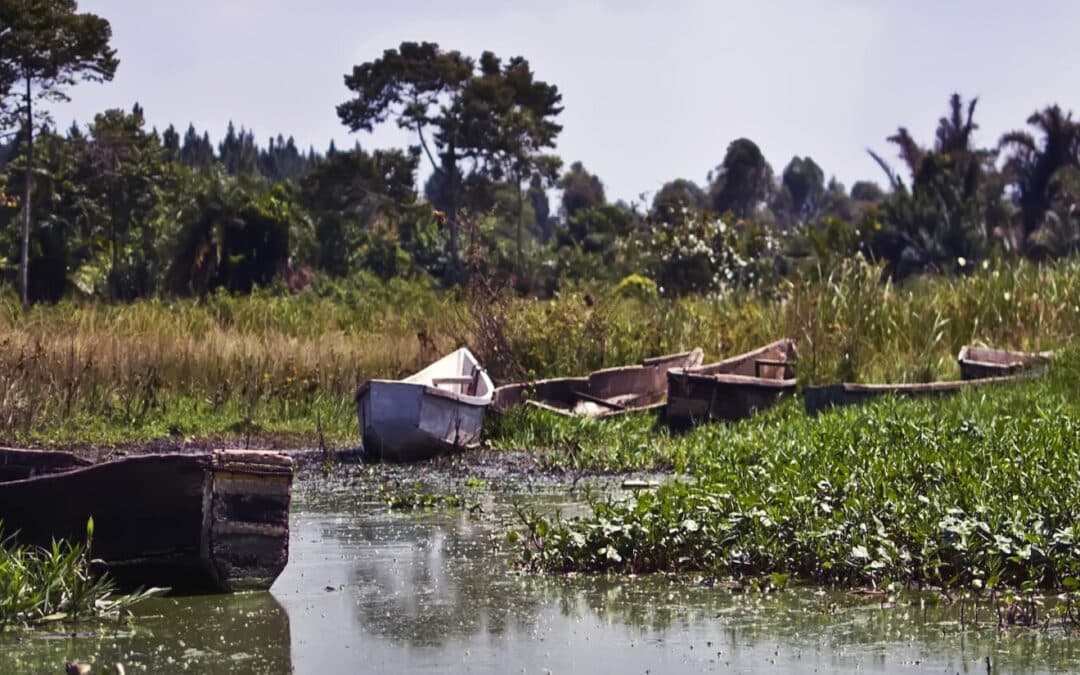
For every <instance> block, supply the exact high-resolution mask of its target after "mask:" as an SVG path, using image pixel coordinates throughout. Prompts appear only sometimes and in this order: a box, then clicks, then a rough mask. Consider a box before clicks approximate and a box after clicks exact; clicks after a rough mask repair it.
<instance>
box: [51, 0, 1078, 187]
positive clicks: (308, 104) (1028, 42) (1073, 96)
mask: <svg viewBox="0 0 1080 675" xmlns="http://www.w3.org/2000/svg"><path fill="white" fill-rule="evenodd" d="M79 10H80V11H84V12H93V13H96V14H99V15H101V16H103V17H105V18H106V19H108V20H109V21H110V23H111V24H112V29H113V43H112V44H113V46H114V48H115V49H116V50H117V54H118V57H119V59H120V67H119V69H118V70H117V73H116V77H115V78H114V79H113V81H112V82H109V83H105V84H94V83H87V84H80V85H78V86H76V87H73V88H72V89H71V90H70V92H69V93H70V95H71V97H72V101H71V102H70V103H67V104H63V105H56V106H54V108H53V117H54V119H55V120H56V122H57V124H59V125H61V127H62V128H63V127H64V126H67V125H68V124H70V123H71V122H72V121H77V122H78V123H79V124H82V125H85V124H86V123H87V122H89V121H90V120H92V118H93V116H94V114H95V113H97V112H100V111H101V110H105V109H108V108H117V107H121V108H126V109H130V108H131V106H132V104H133V103H135V102H136V101H137V102H138V103H140V104H141V105H142V106H143V108H144V110H145V113H146V116H147V119H148V121H149V123H150V124H152V125H154V126H156V127H158V128H159V129H164V128H165V127H166V126H168V125H169V124H170V123H173V124H175V125H176V127H177V129H179V130H180V132H181V133H183V131H184V130H185V129H186V128H187V125H188V123H194V125H195V127H196V129H198V130H199V131H200V132H201V131H204V130H206V131H209V132H210V136H211V138H212V139H214V140H215V142H216V140H217V139H219V138H220V137H221V136H222V135H223V134H224V132H225V129H226V126H227V124H228V122H229V121H230V120H231V121H233V122H234V123H235V124H236V125H237V126H238V127H239V126H244V127H246V128H248V129H250V130H252V131H253V132H254V134H255V137H256V139H257V140H258V141H259V143H260V144H261V145H265V144H266V142H267V139H269V137H271V136H276V135H277V134H278V133H281V134H283V135H284V136H286V137H288V136H289V135H292V136H293V137H294V138H295V139H296V141H297V143H298V144H299V145H300V146H301V147H303V148H307V147H308V146H309V145H313V146H314V147H315V148H316V149H317V150H324V149H325V148H326V147H327V145H328V144H329V141H330V140H331V139H333V140H334V142H335V143H336V144H337V146H338V147H339V148H341V147H352V145H353V144H354V143H355V142H356V141H357V140H359V142H360V144H361V146H362V147H364V148H367V149H375V148H384V147H404V146H406V145H409V144H410V143H414V142H415V141H414V139H413V138H412V137H411V136H408V135H406V134H405V133H404V132H402V131H400V130H398V129H396V127H395V125H394V124H393V123H392V122H391V123H388V124H386V125H384V126H383V127H381V128H378V129H376V131H375V132H374V133H364V132H361V133H357V134H351V133H349V132H348V130H347V129H346V128H345V127H344V126H343V125H342V124H341V122H340V120H339V119H338V117H337V113H336V106H337V105H338V104H339V103H341V102H343V101H345V100H346V99H347V98H348V97H349V91H348V90H347V89H346V88H345V85H344V81H343V77H344V75H345V73H346V72H349V71H351V70H352V67H353V66H354V65H356V64H360V63H363V62H366V61H370V60H372V59H375V58H378V57H379V56H380V55H381V53H382V51H383V50H384V49H388V48H394V47H397V46H398V45H399V44H400V43H401V42H402V41H431V42H436V43H438V44H439V45H440V46H441V47H443V48H444V49H447V50H451V49H456V50H458V51H461V52H462V53H464V54H467V55H471V56H474V57H477V58H478V57H479V56H480V54H481V53H482V52H483V51H485V50H490V51H493V52H495V54H497V55H498V56H500V57H503V58H504V59H506V58H509V57H511V56H518V55H520V56H524V57H525V58H526V59H528V61H529V62H530V64H531V65H532V68H533V70H534V72H535V73H536V76H537V78H538V79H540V80H544V81H546V82H549V83H552V84H555V85H556V86H558V88H559V90H560V92H561V93H562V95H563V105H564V111H563V113H562V114H561V115H560V116H559V122H560V123H561V124H562V125H563V131H562V133H561V134H560V136H559V138H558V145H557V148H556V150H555V152H556V153H557V154H559V155H560V156H561V157H562V158H563V160H564V161H565V162H566V164H567V165H569V164H570V163H571V162H573V161H578V160H580V161H581V162H583V163H584V164H585V166H586V168H587V169H589V170H590V171H591V172H593V173H596V174H597V175H599V176H600V178H601V180H602V181H603V182H604V185H605V187H606V190H607V195H608V198H609V199H612V200H614V199H625V200H627V201H631V202H639V203H640V202H642V201H651V199H652V195H653V194H654V193H655V192H656V190H658V189H659V188H660V187H661V186H662V185H663V184H664V183H665V182H667V181H669V180H673V179H675V178H688V179H691V180H694V181H695V182H698V183H699V184H704V183H705V180H706V175H707V174H708V173H709V171H710V170H711V169H713V168H714V167H716V166H717V165H718V164H719V163H720V162H721V161H722V160H723V156H724V151H725V149H726V148H727V145H728V144H729V143H730V142H731V141H732V140H734V139H736V138H739V137H743V136H745V137H748V138H750V139H752V140H754V141H755V142H756V143H757V144H758V145H759V146H760V147H761V149H762V152H763V153H764V154H765V157H766V159H768V161H769V162H770V163H771V164H772V166H773V168H774V170H775V171H776V172H777V173H779V172H780V171H782V170H783V167H784V166H785V165H786V164H787V162H788V161H789V160H790V159H791V158H792V157H793V156H796V155H798V156H807V155H809V156H810V157H812V158H813V159H814V160H815V161H816V162H817V163H818V164H819V165H820V166H821V167H822V169H823V170H824V171H825V173H826V175H827V176H835V177H836V178H838V179H839V180H840V181H842V182H844V183H845V184H846V185H847V186H848V187H850V185H851V183H853V182H854V181H855V180H860V179H872V180H875V181H878V182H879V183H885V179H884V174H883V173H882V172H881V170H880V169H879V168H878V167H877V165H876V164H874V162H873V160H872V159H871V158H870V157H869V155H868V154H867V152H866V149H867V148H872V149H875V150H877V151H878V152H879V153H881V154H884V155H885V156H886V157H887V158H888V159H890V160H892V161H894V162H895V164H896V165H898V164H899V160H898V159H896V153H895V151H894V149H893V148H892V147H890V146H889V144H888V143H887V142H886V141H885V138H886V137H887V136H889V135H890V134H892V133H894V132H895V130H896V129H897V127H899V126H905V127H907V128H908V129H909V130H910V131H911V133H912V134H913V135H914V137H915V138H916V139H917V140H919V141H920V142H921V143H923V144H926V145H929V144H930V143H931V142H932V140H933V132H934V128H935V126H936V124H937V120H938V118H940V117H941V116H942V115H943V114H945V112H946V109H947V102H948V98H949V96H950V95H951V94H952V93H953V92H954V91H956V92H959V93H961V94H962V95H963V96H964V97H965V99H966V98H968V97H973V96H977V97H979V104H978V109H977V111H976V115H975V120H976V122H977V123H978V124H979V125H980V129H979V132H978V134H977V141H978V142H980V143H982V144H986V145H992V144H994V143H996V141H997V139H998V138H999V137H1000V136H1001V134H1002V133H1004V132H1005V131H1009V130H1012V129H1017V128H1021V127H1023V126H1024V125H1025V120H1026V119H1027V117H1028V116H1029V115H1030V114H1031V113H1032V112H1034V111H1035V110H1036V109H1041V108H1043V107H1045V106H1046V105H1048V104H1050V103H1058V104H1060V105H1061V106H1062V107H1063V108H1065V109H1067V110H1080V80H1078V79H1077V77H1076V67H1077V65H1080V40H1078V39H1077V33H1076V27H1077V26H1080V2H1075V0H1063V1H1060V2H1059V1H1057V0H1047V1H1045V2H1037V1H1034V0H1033V1H1032V2H1028V3H1021V2H1015V1H1009V2H1005V1H1001V0H982V1H970V2H969V1H959V0H957V1H948V0H939V1H929V0H925V1H924V0H906V1H903V2H901V1H897V2H884V1H879V2H874V1H872V0H862V1H857V0H815V1H814V2H806V1H803V2H796V1H791V2H785V1H780V0H777V1H774V2H768V1H766V0H759V1H757V2H746V1H726V0H715V1H713V2H680V1H678V0H669V1H668V2H644V1H642V0H629V1H627V2H613V1H589V0H578V1H576V2H575V1H568V2H563V1H562V0H548V1H547V2H536V1H535V0H534V1H533V2H512V1H504V2H496V1H492V2H480V1H477V0H455V1H454V2H446V1H444V2H419V1H417V0H396V1H394V2H371V1H370V0H362V1H356V0H351V1H350V0H306V1H303V2H302V1H299V0H185V1H184V2H166V1H165V0H80V1H79Z"/></svg>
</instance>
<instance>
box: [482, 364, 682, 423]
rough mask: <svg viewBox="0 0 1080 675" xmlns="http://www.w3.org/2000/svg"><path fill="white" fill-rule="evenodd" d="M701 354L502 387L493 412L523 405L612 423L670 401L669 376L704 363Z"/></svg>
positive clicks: (494, 398) (493, 399)
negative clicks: (611, 419)
mask: <svg viewBox="0 0 1080 675" xmlns="http://www.w3.org/2000/svg"><path fill="white" fill-rule="evenodd" d="M701 359H702V353H701V350H700V349H694V350H692V351H689V352H681V353H678V354H669V355H667V356H658V357H654V358H651V359H646V360H645V361H644V362H642V363H641V365H637V366H620V367H617V368H605V369H603V370H597V371H594V372H592V373H590V374H589V375H587V376H585V377H557V378H553V379H548V380H535V381H532V382H518V383H516V384H507V385H503V386H501V387H498V388H497V389H496V390H495V395H494V396H493V397H492V401H491V409H492V410H493V411H495V412H500V413H501V412H505V411H507V410H509V409H510V408H511V407H513V406H516V405H521V404H528V405H533V406H536V407H538V408H543V409H545V410H551V411H552V412H556V413H559V414H562V415H575V416H582V417H590V418H594V419H595V418H600V417H611V416H613V415H622V414H625V413H628V412H632V411H635V410H653V409H656V408H659V407H662V406H663V405H664V403H665V401H666V400H667V373H668V371H669V370H671V369H672V368H686V367H690V366H696V365H699V364H700V363H701Z"/></svg>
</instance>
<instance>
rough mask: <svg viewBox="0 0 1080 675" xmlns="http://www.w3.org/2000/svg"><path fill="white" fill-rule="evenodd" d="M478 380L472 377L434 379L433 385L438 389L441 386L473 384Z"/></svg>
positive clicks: (458, 376)
mask: <svg viewBox="0 0 1080 675" xmlns="http://www.w3.org/2000/svg"><path fill="white" fill-rule="evenodd" d="M474 379H476V378H474V377H473V376H471V375H454V376H448V377H433V378H431V383H432V384H434V385H435V386H436V387H437V386H439V385H441V384H471V383H472V381H473V380H474Z"/></svg>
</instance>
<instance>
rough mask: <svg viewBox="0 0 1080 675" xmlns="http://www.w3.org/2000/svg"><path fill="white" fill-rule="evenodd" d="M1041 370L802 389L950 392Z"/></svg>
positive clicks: (1012, 378)
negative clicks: (968, 377) (960, 378)
mask: <svg viewBox="0 0 1080 675" xmlns="http://www.w3.org/2000/svg"><path fill="white" fill-rule="evenodd" d="M1041 374H1042V371H1041V370H1033V371H1032V370H1029V371H1024V372H1022V373H1013V374H1011V375H1000V376H997V377H979V378H974V379H971V380H944V381H940V382H895V383H892V382H873V383H862V382H835V383H833V384H820V385H815V386H809V387H804V388H803V391H804V392H807V391H814V392H817V391H822V390H825V389H833V390H841V391H844V392H854V393H867V394H878V393H880V394H908V393H911V394H921V393H934V392H951V391H956V390H959V389H966V388H968V387H977V386H980V385H984V384H1000V383H1005V382H1017V381H1019V380H1025V379H1029V378H1032V377H1037V376H1038V375H1041Z"/></svg>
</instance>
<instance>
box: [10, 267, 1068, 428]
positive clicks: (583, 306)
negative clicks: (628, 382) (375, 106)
mask: <svg viewBox="0 0 1080 675" xmlns="http://www.w3.org/2000/svg"><path fill="white" fill-rule="evenodd" d="M1078 332H1080V261H1078V260H1076V259H1071V260H1065V261H1061V262H1057V263H1053V264H1047V265H1041V266H1040V265H1034V264H1032V263H1029V262H1026V261H1023V260H1018V261H1009V262H995V263H993V264H991V265H989V266H988V267H987V268H986V269H980V270H978V271H977V272H975V273H973V274H971V275H969V276H964V277H940V278H934V277H932V278H924V279H920V280H917V281H914V282H912V283H907V284H903V285H894V284H891V283H883V282H882V281H881V270H880V268H878V267H875V266H873V265H870V264H868V263H865V262H863V261H860V260H858V259H853V260H847V261H845V262H843V263H842V264H841V265H840V266H839V267H837V268H836V269H834V270H831V271H829V272H828V273H820V274H818V275H816V276H815V277H814V278H813V279H803V280H795V281H784V282H782V285H781V286H779V287H775V288H770V289H765V290H761V291H740V292H736V293H733V294H728V295H723V296H710V297H689V298H682V299H662V298H660V299H636V298H626V297H621V296H620V295H619V294H618V293H617V292H616V291H615V290H614V289H608V288H580V289H565V290H563V291H562V292H560V293H559V294H557V295H556V296H555V297H554V298H552V299H550V300H537V299H532V298H521V297H516V296H513V295H512V294H509V293H498V292H490V293H479V294H469V295H467V296H463V295H462V294H460V293H457V292H453V291H439V290H436V289H433V288H432V287H430V286H428V285H424V284H419V283H415V282H403V281H393V282H391V283H388V284H382V283H374V282H367V283H363V284H354V285H338V286H334V285H330V284H327V283H321V285H319V286H317V287H315V288H313V289H309V290H307V291H305V292H303V293H300V294H298V295H280V294H272V293H267V292H257V293H255V294H254V295H252V296H249V297H232V296H229V295H226V294H216V295H212V296H210V297H209V298H207V299H206V300H204V301H202V302H195V301H187V300H184V301H165V300H148V301H140V302H136V303H132V304H126V305H103V304H92V303H79V302H64V303H61V304H59V305H56V306H37V307H35V308H33V309H32V310H31V311H30V312H23V310H22V309H21V307H20V306H19V303H18V301H17V298H16V297H15V296H14V295H13V294H12V293H11V292H10V291H8V292H7V293H6V294H0V442H8V443H76V442H93V443H117V442H123V441H124V440H146V439H151V438H158V437H161V436H168V435H182V436H191V435H229V434H232V435H237V436H245V435H251V434H274V433H291V434H296V435H299V436H300V437H302V438H305V439H308V440H309V441H310V440H313V439H315V438H316V437H317V436H318V435H319V434H318V432H319V431H320V430H321V431H323V432H324V433H323V435H324V436H325V437H326V438H327V439H328V440H329V441H330V442H333V443H339V444H345V443H350V442H355V432H354V429H355V420H354V419H353V412H352V408H351V403H350V401H351V398H352V393H353V391H354V389H355V387H356V385H357V384H358V383H359V382H361V381H363V380H365V379H368V378H372V377H391V378H393V377H400V376H402V375H404V374H406V373H408V372H411V371H414V370H416V369H417V368H419V367H420V366H422V365H423V364H424V363H426V362H428V361H430V360H432V359H434V358H435V357H436V356H438V355H439V354H440V353H442V352H445V351H449V350H450V349H452V348H454V347H457V346H459V345H462V344H466V345H469V346H470V347H472V348H473V349H474V351H476V352H477V353H478V355H479V356H480V357H481V360H482V361H484V362H485V363H487V364H488V367H489V370H490V372H491V373H492V375H493V376H494V377H495V379H496V380H497V381H498V382H506V381H509V380H512V379H518V378H521V377H545V376H554V375H569V374H580V373H583V372H586V371H589V370H592V369H595V368H600V367H605V366H612V365H621V364H626V363H634V362H638V361H640V360H641V359H643V358H645V357H647V356H652V355H656V354H661V353H665V352H672V351H679V350H683V349H689V348H692V347H695V346H701V347H703V348H704V349H705V352H706V356H707V358H709V359H718V358H720V357H721V356H724V355H730V354H732V353H736V352H739V351H741V350H744V349H749V348H751V347H754V346H757V345H760V344H762V343H764V342H767V341H771V340H773V339H775V338H777V337H779V336H782V335H788V336H791V337H794V338H796V339H797V340H798V341H799V348H800V352H801V361H800V364H799V368H798V372H799V377H800V379H801V380H802V381H804V382H807V383H814V382H825V381H832V380H837V379H843V380H851V379H856V380H864V381H869V380H896V381H914V380H926V379H932V378H947V377H955V376H956V374H957V373H956V366H955V363H954V359H955V355H956V352H957V351H958V350H959V348H960V346H961V345H963V344H964V343H967V342H973V341H983V342H986V343H988V344H992V345H1000V346H1005V347H1012V348H1019V349H1046V348H1054V347H1057V346H1059V345H1061V344H1063V343H1064V342H1066V341H1067V340H1068V339H1069V338H1070V337H1071V336H1073V335H1076V334H1077V333H1078Z"/></svg>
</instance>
